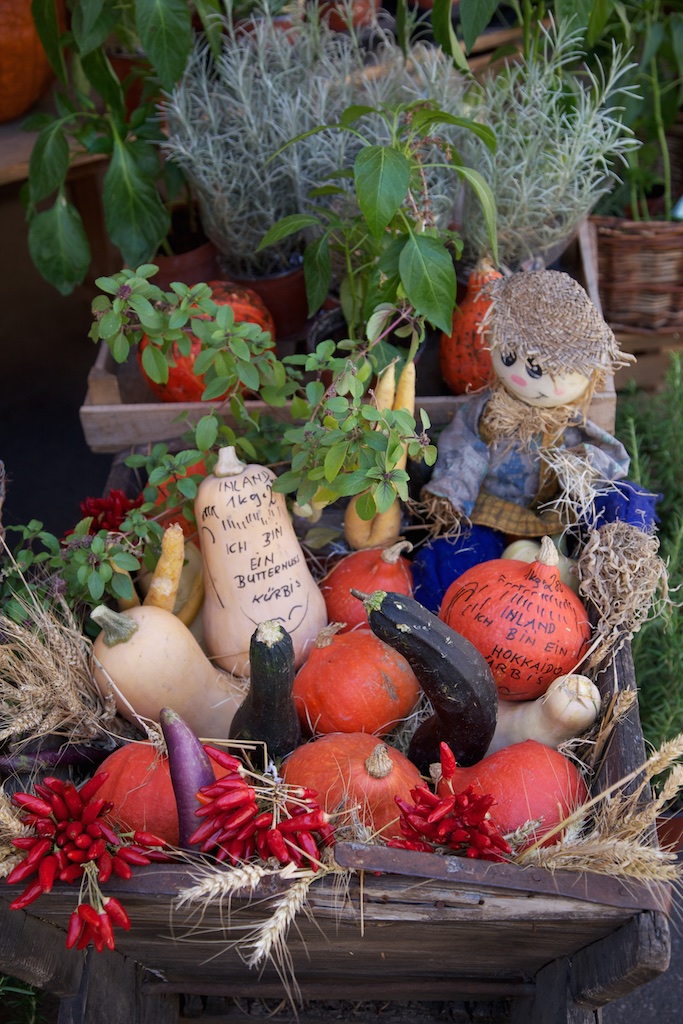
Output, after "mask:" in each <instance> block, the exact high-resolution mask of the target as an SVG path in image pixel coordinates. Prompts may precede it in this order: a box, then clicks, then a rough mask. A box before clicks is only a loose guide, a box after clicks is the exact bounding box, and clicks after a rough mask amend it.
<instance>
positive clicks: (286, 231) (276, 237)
mask: <svg viewBox="0 0 683 1024" xmlns="http://www.w3.org/2000/svg"><path fill="white" fill-rule="evenodd" d="M313 227H320V218H319V217H314V216H313V215H312V214H310V213H292V214H290V216H288V217H282V219H281V220H279V221H278V222H277V224H273V226H272V228H270V230H269V231H267V232H266V234H265V235H264V236H263V238H262V239H261V241H260V242H259V244H258V248H257V250H256V252H260V251H261V250H262V249H265V248H267V247H268V246H269V245H275V243H276V242H281V241H282V239H283V238H289V236H290V235H296V234H298V233H299V232H300V231H303V230H304V229H305V228H313Z"/></svg>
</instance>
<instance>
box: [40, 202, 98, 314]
mask: <svg viewBox="0 0 683 1024" xmlns="http://www.w3.org/2000/svg"><path fill="white" fill-rule="evenodd" d="M28 247H29V252H30V254H31V259H32V260H33V262H34V264H35V266H36V267H37V269H38V271H39V272H40V273H41V274H42V276H43V277H44V278H45V280H46V281H49V283H50V284H51V285H53V286H54V287H55V288H56V289H57V291H58V292H59V293H60V294H61V295H69V294H70V292H72V291H73V289H74V288H75V286H76V285H77V284H81V283H82V281H83V279H84V278H85V275H86V273H87V270H88V267H89V266H90V246H89V245H88V238H87V235H86V233H85V230H84V228H83V221H82V220H81V216H80V214H79V212H78V210H77V209H76V207H75V206H72V205H71V203H68V202H67V201H66V199H65V198H64V196H63V194H61V193H60V194H59V196H58V197H57V199H56V200H55V202H54V204H53V206H51V207H50V208H49V209H48V210H43V211H42V212H41V213H38V214H36V216H35V217H33V218H32V220H31V223H30V224H29V229H28Z"/></svg>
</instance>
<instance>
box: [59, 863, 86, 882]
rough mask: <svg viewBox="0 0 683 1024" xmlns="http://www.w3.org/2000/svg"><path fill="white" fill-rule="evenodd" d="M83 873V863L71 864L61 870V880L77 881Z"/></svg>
mask: <svg viewBox="0 0 683 1024" xmlns="http://www.w3.org/2000/svg"><path fill="white" fill-rule="evenodd" d="M82 874H83V867H82V865H81V864H69V866H68V868H64V870H63V871H60V872H59V881H60V882H69V883H71V882H75V881H76V879H77V878H80V877H81V875H82Z"/></svg>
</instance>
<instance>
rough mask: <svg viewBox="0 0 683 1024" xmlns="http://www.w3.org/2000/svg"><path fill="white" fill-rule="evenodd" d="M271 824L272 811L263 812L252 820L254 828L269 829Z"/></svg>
mask: <svg viewBox="0 0 683 1024" xmlns="http://www.w3.org/2000/svg"><path fill="white" fill-rule="evenodd" d="M272 824H273V813H272V811H264V812H263V813H262V814H258V815H257V816H256V817H255V818H254V825H256V828H270V826H271V825H272Z"/></svg>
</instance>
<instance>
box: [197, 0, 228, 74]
mask: <svg viewBox="0 0 683 1024" xmlns="http://www.w3.org/2000/svg"><path fill="white" fill-rule="evenodd" d="M194 6H195V8H196V10H197V14H198V15H199V17H200V19H201V23H202V28H203V29H204V33H205V35H206V38H207V39H208V41H209V46H210V47H211V52H212V54H213V55H214V58H215V59H216V60H217V59H218V58H219V57H220V55H221V49H222V46H223V35H222V27H221V15H222V13H223V9H222V7H221V4H220V3H219V0H195V4H194Z"/></svg>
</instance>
